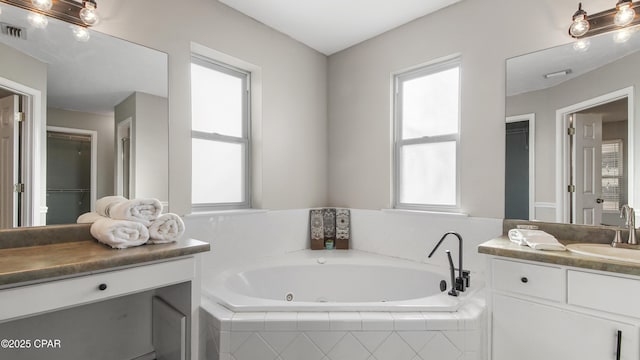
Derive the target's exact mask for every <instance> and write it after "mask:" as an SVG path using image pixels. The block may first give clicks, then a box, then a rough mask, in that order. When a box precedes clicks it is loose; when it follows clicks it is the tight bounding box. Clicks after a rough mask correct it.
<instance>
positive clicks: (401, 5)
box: [219, 0, 461, 55]
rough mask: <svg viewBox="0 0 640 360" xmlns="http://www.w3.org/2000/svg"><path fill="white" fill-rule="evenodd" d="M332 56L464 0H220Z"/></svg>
mask: <svg viewBox="0 0 640 360" xmlns="http://www.w3.org/2000/svg"><path fill="white" fill-rule="evenodd" d="M219 1H220V2H222V3H224V4H226V5H228V6H230V7H232V8H234V9H236V10H238V11H240V12H242V13H244V14H245V15H248V16H250V17H252V18H254V19H256V20H258V21H260V22H262V23H264V24H266V25H267V26H270V27H272V28H274V29H276V30H278V31H280V32H282V33H284V34H287V35H289V36H291V37H292V38H294V39H296V40H298V41H300V42H302V43H304V44H306V45H307V46H309V47H311V48H313V49H316V50H318V51H319V52H321V53H323V54H325V55H331V54H333V53H336V52H338V51H340V50H344V49H346V48H348V47H350V46H353V45H355V44H358V43H360V42H362V41H364V40H367V39H370V38H372V37H375V36H377V35H380V34H382V33H384V32H386V31H389V30H391V29H393V28H396V27H398V26H400V25H403V24H406V23H408V22H410V21H411V20H414V19H417V18H419V17H422V16H425V15H427V14H430V13H432V12H435V11H437V10H439V9H442V8H444V7H446V6H449V5H452V4H455V3H457V2H459V1H461V0H346V1H345V0H219Z"/></svg>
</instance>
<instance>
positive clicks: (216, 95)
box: [191, 55, 250, 210]
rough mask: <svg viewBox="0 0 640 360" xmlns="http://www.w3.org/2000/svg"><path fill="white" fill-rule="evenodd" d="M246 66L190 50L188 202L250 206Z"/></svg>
mask: <svg viewBox="0 0 640 360" xmlns="http://www.w3.org/2000/svg"><path fill="white" fill-rule="evenodd" d="M249 85H250V74H249V73H248V72H245V71H242V70H239V69H236V68H233V67H231V66H227V65H223V64H220V63H216V62H213V61H212V60H209V59H206V58H203V57H199V56H196V55H194V56H192V59H191V150H192V156H191V158H192V160H191V161H192V170H191V175H192V180H191V181H192V182H191V185H192V187H191V199H192V204H193V205H192V206H193V208H194V209H197V210H215V209H237V208H248V207H249V206H250V192H249V188H250V173H249V164H250V162H249V154H250V149H249V147H250V142H249V120H250V114H249V106H250V105H249V104H250V102H249Z"/></svg>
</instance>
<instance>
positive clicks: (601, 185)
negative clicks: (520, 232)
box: [505, 29, 640, 226]
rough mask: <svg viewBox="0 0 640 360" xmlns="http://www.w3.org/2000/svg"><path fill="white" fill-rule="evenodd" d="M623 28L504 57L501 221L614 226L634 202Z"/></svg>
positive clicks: (629, 65)
mask: <svg viewBox="0 0 640 360" xmlns="http://www.w3.org/2000/svg"><path fill="white" fill-rule="evenodd" d="M629 30H632V29H627V30H626V32H625V31H622V32H620V31H618V32H613V33H605V34H601V35H598V36H594V37H591V38H587V39H582V40H579V41H575V42H573V43H569V44H566V45H562V46H558V47H554V48H550V49H545V50H542V51H538V52H535V53H531V54H526V55H523V56H518V57H515V58H511V59H508V60H507V62H506V79H507V81H506V101H505V104H506V111H505V114H506V117H507V119H506V125H505V129H506V131H505V133H506V157H505V159H506V161H505V218H511V219H526V220H541V221H551V222H562V223H575V224H587V225H614V226H620V225H622V219H621V218H620V216H619V215H620V207H621V206H622V205H624V204H627V203H628V204H630V205H631V206H633V205H634V204H636V205H637V204H639V203H640V202H639V201H638V198H637V196H636V195H640V188H638V187H639V186H640V183H638V184H636V183H635V182H634V178H635V177H637V176H638V175H637V171H638V170H640V167H638V166H635V161H634V159H638V158H640V157H638V156H639V155H638V154H637V151H640V146H639V144H638V141H640V135H638V134H636V132H637V131H636V130H635V129H636V128H638V126H637V125H636V124H635V123H634V119H636V118H638V114H637V110H636V108H638V106H636V100H635V98H634V94H635V89H636V88H637V87H638V85H640V71H638V70H637V64H638V63H640V52H639V51H638V50H640V33H638V32H629ZM570 134H571V135H570Z"/></svg>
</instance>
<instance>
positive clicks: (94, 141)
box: [47, 126, 98, 211]
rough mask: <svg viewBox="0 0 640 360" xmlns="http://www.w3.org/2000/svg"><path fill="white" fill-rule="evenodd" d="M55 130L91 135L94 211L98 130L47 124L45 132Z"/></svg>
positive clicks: (93, 208) (96, 185) (92, 209)
mask: <svg viewBox="0 0 640 360" xmlns="http://www.w3.org/2000/svg"><path fill="white" fill-rule="evenodd" d="M49 131H55V132H62V133H67V134H78V135H88V136H90V137H91V194H90V202H91V211H96V199H97V192H98V132H97V131H95V130H85V129H76V128H68V127H61V126H47V132H49Z"/></svg>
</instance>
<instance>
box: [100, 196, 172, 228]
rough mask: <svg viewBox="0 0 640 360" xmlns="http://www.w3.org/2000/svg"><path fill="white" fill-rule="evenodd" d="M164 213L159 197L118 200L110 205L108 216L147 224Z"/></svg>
mask: <svg viewBox="0 0 640 360" xmlns="http://www.w3.org/2000/svg"><path fill="white" fill-rule="evenodd" d="M160 214H162V204H161V203H160V201H159V200H157V199H134V200H126V199H125V200H124V201H119V202H118V201H116V202H115V203H113V204H111V205H110V206H109V211H108V216H109V217H110V218H112V219H115V220H129V221H137V222H139V223H142V224H143V225H145V226H149V225H151V222H152V221H153V220H155V219H157V218H158V216H160Z"/></svg>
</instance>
